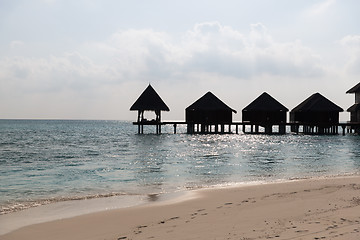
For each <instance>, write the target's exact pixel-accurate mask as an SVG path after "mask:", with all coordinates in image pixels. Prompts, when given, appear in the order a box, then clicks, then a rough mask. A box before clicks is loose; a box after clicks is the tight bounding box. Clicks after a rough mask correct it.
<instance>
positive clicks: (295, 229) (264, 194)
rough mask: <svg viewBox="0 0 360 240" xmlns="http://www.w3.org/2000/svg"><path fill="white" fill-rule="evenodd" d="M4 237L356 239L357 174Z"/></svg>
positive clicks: (248, 189) (107, 214)
mask: <svg viewBox="0 0 360 240" xmlns="http://www.w3.org/2000/svg"><path fill="white" fill-rule="evenodd" d="M0 239H2V240H15V239H16V240H18V239H27V240H41V239H44V240H45V239H46V240H48V239H52V240H56V239H74V240H75V239H76V240H85V239H86V240H92V239H93V240H104V239H106V240H120V239H354V240H355V239H360V177H359V176H351V177H337V178H323V179H307V180H294V181H290V182H285V183H268V184H260V185H253V186H238V187H231V188H220V189H219V188H218V189H206V190H197V191H194V192H191V194H189V196H187V197H183V198H182V199H176V200H171V201H164V202H155V203H151V204H146V205H142V206H137V207H130V208H123V209H115V210H110V211H102V212H97V213H91V214H86V215H81V216H76V217H72V218H66V219H60V220H56V221H51V222H45V223H40V224H35V225H30V226H26V227H23V228H21V229H18V230H16V231H13V232H10V233H8V234H5V235H2V236H0Z"/></svg>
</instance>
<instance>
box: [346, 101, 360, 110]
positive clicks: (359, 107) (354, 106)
mask: <svg viewBox="0 0 360 240" xmlns="http://www.w3.org/2000/svg"><path fill="white" fill-rule="evenodd" d="M359 110H360V103H355V104H354V105H352V106H351V107H349V108H348V110H347V111H348V112H357V111H359Z"/></svg>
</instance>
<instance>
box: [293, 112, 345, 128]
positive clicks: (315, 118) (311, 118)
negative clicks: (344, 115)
mask: <svg viewBox="0 0 360 240" xmlns="http://www.w3.org/2000/svg"><path fill="white" fill-rule="evenodd" d="M290 121H291V122H302V123H310V124H315V125H316V124H337V123H339V113H338V112H291V113H290Z"/></svg>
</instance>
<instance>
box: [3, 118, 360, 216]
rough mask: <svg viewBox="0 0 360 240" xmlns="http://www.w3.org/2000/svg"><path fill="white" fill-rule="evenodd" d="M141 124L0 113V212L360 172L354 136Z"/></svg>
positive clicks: (358, 140)
mask: <svg viewBox="0 0 360 240" xmlns="http://www.w3.org/2000/svg"><path fill="white" fill-rule="evenodd" d="M144 132H145V133H147V134H140V135H139V134H137V126H133V125H132V122H131V121H116V120H114V121H109V120H5V119H3V120H0V136H1V139H0V166H1V168H0V193H1V194H0V215H3V214H7V213H12V212H17V211H20V210H23V209H28V208H32V207H36V206H40V205H46V204H49V203H56V202H66V201H69V200H82V199H96V198H106V197H121V198H124V199H125V198H128V199H131V200H130V201H131V202H132V204H134V202H136V201H138V202H141V201H143V200H144V199H146V201H152V200H154V199H155V198H157V197H158V196H161V195H165V194H176V193H177V192H182V191H186V190H189V189H199V188H208V187H212V186H228V185H235V184H239V183H251V182H265V183H266V182H273V181H284V180H291V179H301V178H312V177H326V176H342V175H352V174H358V173H359V172H360V148H359V146H360V137H359V136H358V135H353V134H347V135H345V136H342V135H303V134H290V133H288V134H285V135H264V134H257V135H252V134H243V133H240V134H186V127H185V126H178V127H177V134H173V127H172V126H164V127H163V133H162V134H160V135H156V134H153V133H154V129H153V126H145V130H144ZM125 202H126V204H129V201H124V204H125ZM120 207H121V206H120Z"/></svg>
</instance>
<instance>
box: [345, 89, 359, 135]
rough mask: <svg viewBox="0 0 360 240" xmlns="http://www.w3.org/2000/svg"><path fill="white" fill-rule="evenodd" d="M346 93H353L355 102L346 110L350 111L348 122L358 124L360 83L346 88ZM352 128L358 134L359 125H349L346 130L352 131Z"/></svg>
mask: <svg viewBox="0 0 360 240" xmlns="http://www.w3.org/2000/svg"><path fill="white" fill-rule="evenodd" d="M346 93H355V104H354V105H352V106H351V107H350V108H348V110H347V111H348V112H350V123H351V124H360V83H358V84H357V85H356V86H354V87H353V88H351V89H350V90H348V91H347V92H346ZM352 130H354V131H355V132H356V133H359V134H360V127H359V126H349V127H348V131H351V132H352Z"/></svg>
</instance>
